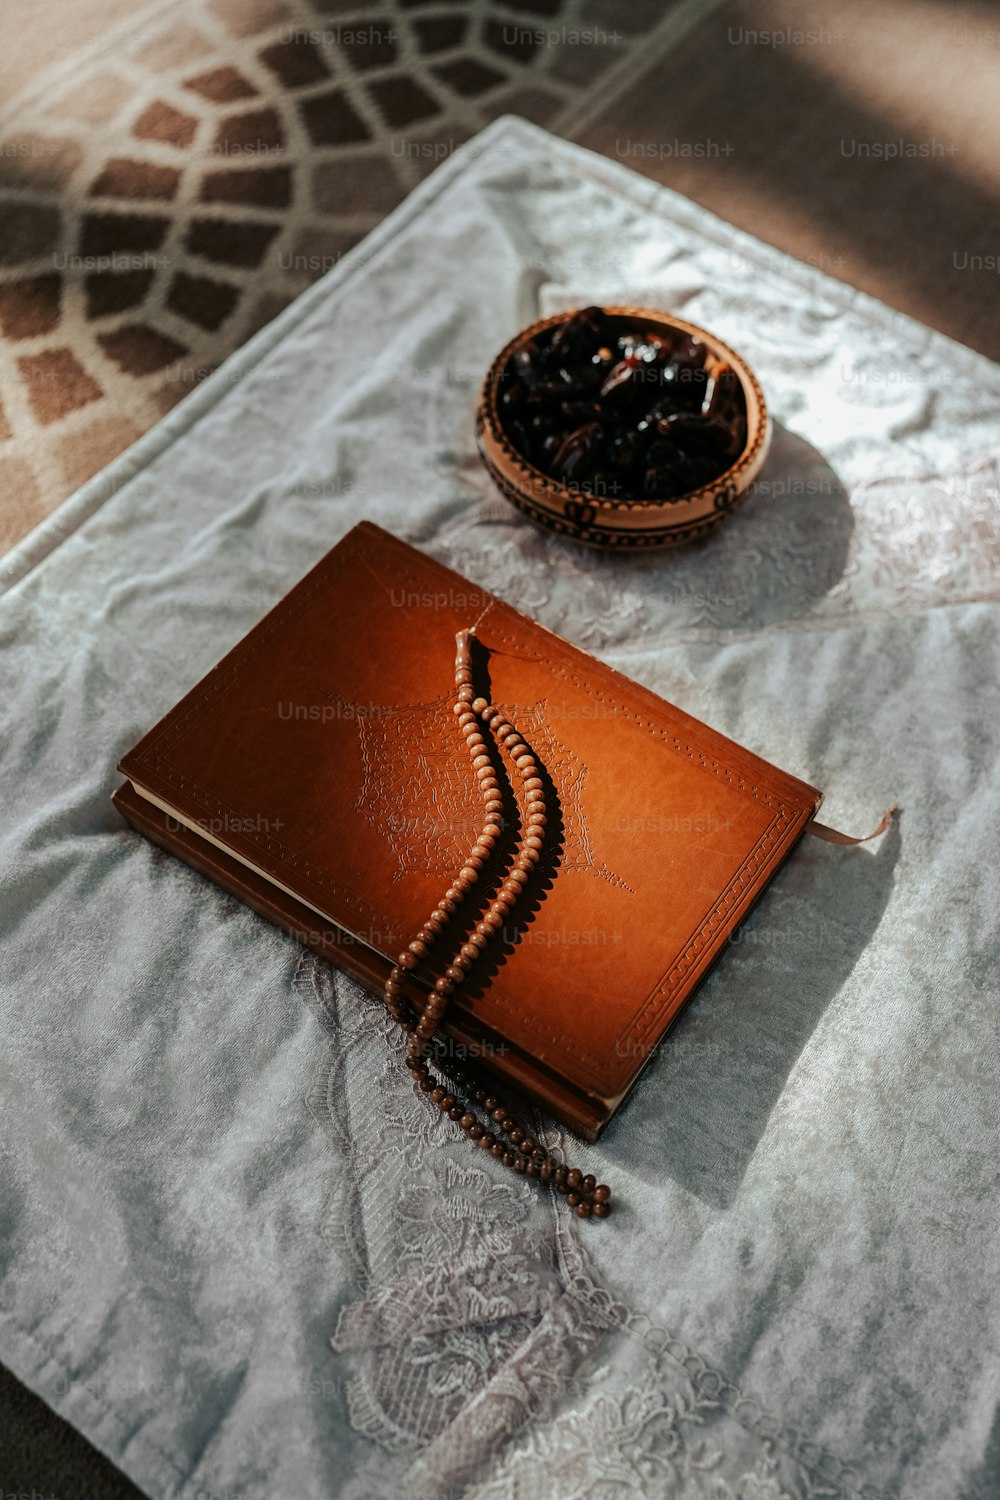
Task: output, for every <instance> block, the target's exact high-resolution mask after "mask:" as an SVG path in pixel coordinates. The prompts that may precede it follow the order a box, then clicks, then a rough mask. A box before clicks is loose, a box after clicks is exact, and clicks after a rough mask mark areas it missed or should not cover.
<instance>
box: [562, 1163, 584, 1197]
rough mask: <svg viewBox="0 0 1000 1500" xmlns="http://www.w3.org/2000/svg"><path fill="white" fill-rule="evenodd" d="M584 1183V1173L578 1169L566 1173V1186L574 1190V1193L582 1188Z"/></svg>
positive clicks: (574, 1168) (573, 1168)
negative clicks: (581, 1185)
mask: <svg viewBox="0 0 1000 1500" xmlns="http://www.w3.org/2000/svg"><path fill="white" fill-rule="evenodd" d="M582 1181H583V1173H582V1172H581V1171H580V1170H579V1169H578V1168H577V1167H572V1168H571V1169H570V1171H568V1172H567V1173H566V1186H567V1187H570V1188H572V1189H573V1191H574V1192H575V1191H576V1189H577V1188H578V1187H579V1186H580V1184H581V1182H582Z"/></svg>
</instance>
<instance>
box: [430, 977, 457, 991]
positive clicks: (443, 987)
mask: <svg viewBox="0 0 1000 1500" xmlns="http://www.w3.org/2000/svg"><path fill="white" fill-rule="evenodd" d="M434 988H435V989H436V990H437V992H438V994H439V995H450V994H451V992H452V990H453V989H454V988H455V986H454V985H453V984H452V982H451V980H450V979H445V978H444V977H442V978H441V979H435V981H434Z"/></svg>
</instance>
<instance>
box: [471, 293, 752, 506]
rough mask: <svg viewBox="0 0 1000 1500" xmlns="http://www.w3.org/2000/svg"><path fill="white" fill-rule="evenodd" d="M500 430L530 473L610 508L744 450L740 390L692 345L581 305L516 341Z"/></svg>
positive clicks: (705, 471)
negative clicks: (603, 501) (535, 333)
mask: <svg viewBox="0 0 1000 1500" xmlns="http://www.w3.org/2000/svg"><path fill="white" fill-rule="evenodd" d="M499 412H500V421H501V424H502V426H503V428H504V431H505V432H506V434H507V436H508V437H509V438H510V440H511V442H512V443H513V445H514V447H515V448H516V449H517V450H518V452H519V453H520V454H521V455H522V456H523V457H524V458H525V459H526V460H527V461H528V463H530V464H533V465H534V467H535V468H537V469H541V471H542V472H543V473H544V474H547V475H549V476H550V477H551V478H552V479H555V480H558V481H559V483H560V484H563V485H566V486H567V487H568V488H571V489H574V490H579V491H581V492H583V493H585V494H588V495H594V496H599V497H601V498H607V499H611V500H642V499H662V500H670V499H676V498H677V497H678V496H681V495H686V494H687V493H688V492H689V491H691V490H695V489H699V488H700V487H701V486H702V485H705V484H709V483H711V481H712V480H714V479H718V477H719V476H720V475H721V474H723V473H725V471H726V469H728V468H729V467H730V466H731V465H732V464H733V463H735V461H736V459H738V458H739V456H740V454H741V453H742V451H743V449H744V447H745V445H746V437H747V413H746V402H745V400H744V396H743V388H742V386H741V384H740V381H739V378H738V377H737V375H736V374H735V372H734V371H733V370H732V369H730V367H729V366H728V365H724V364H723V365H721V366H720V363H719V361H718V359H717V358H716V357H715V356H713V355H711V354H710V352H709V350H708V349H707V348H706V346H705V345H704V344H703V343H702V342H701V340H700V339H696V338H693V337H692V336H691V335H689V334H686V333H683V332H681V330H679V329H678V330H677V331H676V332H674V333H671V332H664V331H661V330H659V329H650V328H645V327H643V326H642V325H641V324H635V323H632V322H631V321H630V320H629V319H628V318H625V317H622V316H621V315H617V316H616V315H612V314H609V313H606V312H605V311H604V309H603V308H600V307H585V308H583V309H582V310H581V311H580V312H577V313H574V314H573V315H572V316H571V317H569V318H568V319H567V320H566V321H565V322H563V323H558V324H555V325H554V326H553V327H551V328H549V329H546V330H544V331H543V332H542V333H540V334H539V335H538V336H537V337H536V338H534V339H532V340H531V342H530V343H527V344H524V345H523V346H522V347H521V348H520V349H518V350H517V351H516V353H515V354H514V355H513V357H512V358H511V360H510V361H509V362H508V365H507V368H506V370H505V371H504V372H503V376H502V378H501V381H500V388H499Z"/></svg>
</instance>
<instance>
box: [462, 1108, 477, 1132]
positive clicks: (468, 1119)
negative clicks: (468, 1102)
mask: <svg viewBox="0 0 1000 1500" xmlns="http://www.w3.org/2000/svg"><path fill="white" fill-rule="evenodd" d="M458 1123H459V1124H460V1125H461V1127H462V1129H463V1130H468V1129H469V1128H470V1127H471V1126H472V1125H475V1123H476V1117H475V1115H473V1114H469V1112H468V1111H466V1113H465V1114H464V1115H462V1117H461V1119H460V1120H459V1122H458Z"/></svg>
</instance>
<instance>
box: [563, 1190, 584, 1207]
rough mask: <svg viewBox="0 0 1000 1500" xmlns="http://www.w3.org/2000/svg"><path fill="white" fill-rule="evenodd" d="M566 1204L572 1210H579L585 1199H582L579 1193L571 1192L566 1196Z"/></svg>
mask: <svg viewBox="0 0 1000 1500" xmlns="http://www.w3.org/2000/svg"><path fill="white" fill-rule="evenodd" d="M566 1202H567V1203H568V1204H569V1206H570V1208H577V1207H579V1205H580V1204H581V1203H582V1202H583V1199H582V1198H581V1197H580V1194H579V1193H574V1192H572V1191H569V1192H567V1194H566Z"/></svg>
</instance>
